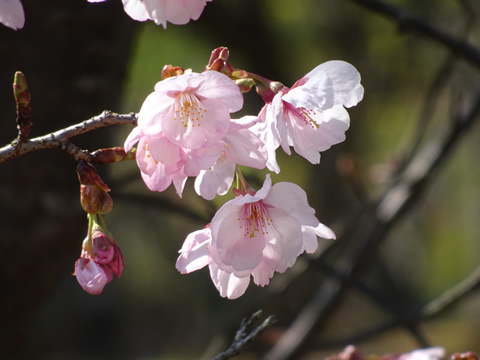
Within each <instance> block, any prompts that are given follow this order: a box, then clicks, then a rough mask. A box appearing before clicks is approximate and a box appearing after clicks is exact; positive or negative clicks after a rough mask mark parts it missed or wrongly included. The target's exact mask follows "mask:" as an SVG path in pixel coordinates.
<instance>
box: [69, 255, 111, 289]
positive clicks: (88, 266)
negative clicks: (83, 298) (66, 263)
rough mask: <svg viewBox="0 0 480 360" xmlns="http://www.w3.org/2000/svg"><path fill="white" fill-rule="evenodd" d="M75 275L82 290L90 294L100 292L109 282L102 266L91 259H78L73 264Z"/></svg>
mask: <svg viewBox="0 0 480 360" xmlns="http://www.w3.org/2000/svg"><path fill="white" fill-rule="evenodd" d="M75 275H76V277H77V281H78V283H79V284H80V286H81V287H82V288H83V290H85V291H86V292H88V293H89V294H92V295H98V294H100V293H101V292H102V291H103V288H104V287H105V285H106V284H107V283H108V282H109V280H108V278H107V274H106V273H105V271H104V270H103V268H102V267H101V266H100V265H98V264H97V263H96V262H95V261H93V260H91V259H85V258H80V259H78V260H77V263H76V264H75Z"/></svg>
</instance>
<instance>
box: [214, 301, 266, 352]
mask: <svg viewBox="0 0 480 360" xmlns="http://www.w3.org/2000/svg"><path fill="white" fill-rule="evenodd" d="M261 315H262V310H259V311H257V312H256V313H254V314H253V315H252V316H251V317H250V319H248V320H247V319H243V320H242V323H241V324H240V329H238V330H237V333H236V334H235V338H234V341H233V343H232V345H230V347H229V348H228V349H227V350H225V351H224V352H222V353H220V354H218V355H217V356H215V357H214V358H213V360H226V359H230V358H232V357H234V356H237V355H238V354H240V353H241V352H242V351H244V350H245V349H246V348H247V347H248V346H249V345H250V344H251V343H252V342H253V340H255V338H256V337H257V336H258V335H259V334H260V333H261V332H262V331H263V330H265V329H266V328H267V327H268V326H270V325H272V324H274V323H275V318H274V316H273V315H270V316H269V317H267V318H266V319H265V320H264V321H263V322H262V323H261V324H260V325H258V326H257V327H256V328H255V329H253V330H252V331H251V332H250V333H247V329H248V328H249V327H250V326H251V325H252V324H253V323H255V322H257V321H258V320H259V319H260V316H261Z"/></svg>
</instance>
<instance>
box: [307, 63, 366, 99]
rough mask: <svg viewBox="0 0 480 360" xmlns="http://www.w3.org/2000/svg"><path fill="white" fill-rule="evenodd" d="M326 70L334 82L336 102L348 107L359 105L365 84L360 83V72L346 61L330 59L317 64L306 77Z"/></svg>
mask: <svg viewBox="0 0 480 360" xmlns="http://www.w3.org/2000/svg"><path fill="white" fill-rule="evenodd" d="M318 72H325V73H326V74H327V75H328V77H329V78H330V79H331V80H332V82H333V87H334V90H335V103H337V104H342V105H344V106H346V107H351V106H355V105H357V104H358V103H359V102H360V101H361V100H362V98H363V92H364V89H363V86H362V85H360V73H359V72H358V71H357V69H355V67H354V66H353V65H351V64H349V63H347V62H345V61H337V60H334V61H328V62H326V63H324V64H321V65H319V66H317V67H316V68H315V69H313V70H312V71H311V72H310V73H308V74H307V75H305V76H306V77H309V76H315V75H316V73H318Z"/></svg>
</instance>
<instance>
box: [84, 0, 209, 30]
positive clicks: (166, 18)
mask: <svg viewBox="0 0 480 360" xmlns="http://www.w3.org/2000/svg"><path fill="white" fill-rule="evenodd" d="M87 1H88V2H91V3H97V2H104V1H105V0H87ZM210 1H212V0H122V2H123V8H124V10H125V12H126V13H127V14H128V15H129V16H130V17H131V18H132V19H134V20H137V21H146V20H152V21H154V22H155V24H157V25H163V27H164V28H167V22H170V23H172V24H176V25H184V24H186V23H188V22H189V21H190V20H197V19H198V18H199V17H200V15H201V14H202V12H203V9H204V7H205V5H207V2H210Z"/></svg>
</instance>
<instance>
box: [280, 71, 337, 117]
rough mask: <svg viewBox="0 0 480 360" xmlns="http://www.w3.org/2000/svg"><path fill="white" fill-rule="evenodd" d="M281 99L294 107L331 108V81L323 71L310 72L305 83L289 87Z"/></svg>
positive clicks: (332, 97)
mask: <svg viewBox="0 0 480 360" xmlns="http://www.w3.org/2000/svg"><path fill="white" fill-rule="evenodd" d="M305 77H307V76H305ZM282 100H283V101H286V102H288V103H290V104H292V105H293V106H294V107H296V108H299V107H303V108H306V109H315V110H317V109H318V110H325V109H328V108H331V107H332V106H333V105H334V101H335V92H334V88H333V82H332V80H331V79H330V78H329V77H328V76H327V74H326V73H325V72H323V71H316V72H314V73H311V75H310V77H308V80H307V82H306V83H305V84H303V85H302V86H298V87H295V88H292V89H290V90H289V91H288V93H286V94H285V95H283V96H282Z"/></svg>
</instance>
